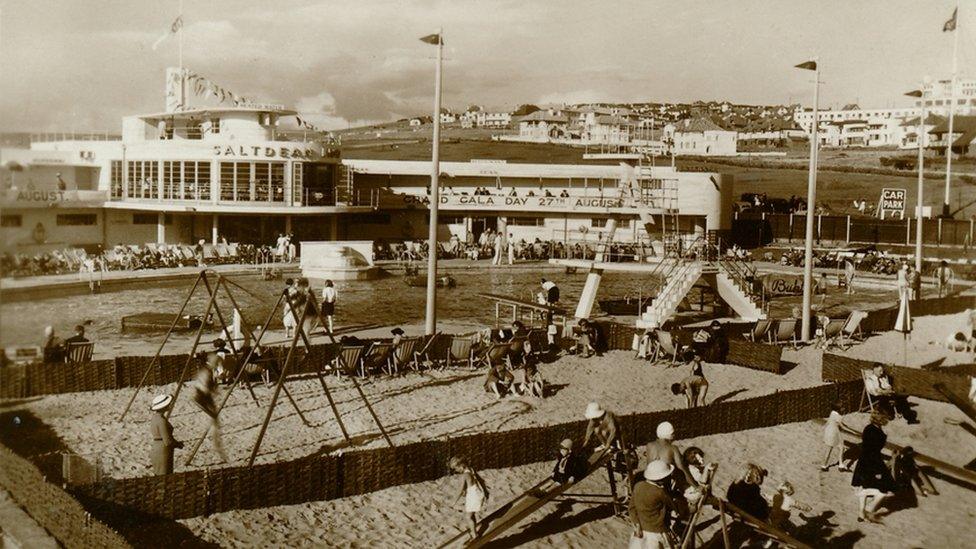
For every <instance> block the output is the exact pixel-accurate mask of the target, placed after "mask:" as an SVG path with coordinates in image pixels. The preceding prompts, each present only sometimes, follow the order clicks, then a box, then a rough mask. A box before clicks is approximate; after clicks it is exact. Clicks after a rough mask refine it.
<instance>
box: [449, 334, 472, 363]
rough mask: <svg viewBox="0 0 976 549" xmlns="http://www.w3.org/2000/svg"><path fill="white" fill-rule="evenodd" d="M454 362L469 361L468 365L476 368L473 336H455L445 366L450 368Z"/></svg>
mask: <svg viewBox="0 0 976 549" xmlns="http://www.w3.org/2000/svg"><path fill="white" fill-rule="evenodd" d="M454 362H462V363H464V362H467V363H468V367H469V368H471V369H472V370H473V369H474V339H472V338H471V336H453V337H452V338H451V346H450V347H448V349H447V361H446V362H445V367H447V368H450V367H451V366H453V364H454Z"/></svg>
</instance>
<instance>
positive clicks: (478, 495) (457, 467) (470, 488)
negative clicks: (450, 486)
mask: <svg viewBox="0 0 976 549" xmlns="http://www.w3.org/2000/svg"><path fill="white" fill-rule="evenodd" d="M447 465H448V468H450V470H451V471H452V472H454V473H458V474H461V475H463V476H462V484H461V493H460V494H458V497H457V498H456V499H455V500H454V504H453V505H457V502H458V501H460V500H461V498H462V497H463V498H464V512H465V513H467V514H468V521H469V522H468V526H469V528H470V531H471V539H475V538H476V537H478V513H479V512H481V509H482V508H483V507H484V506H485V503H486V502H487V501H488V497H489V495H488V487H487V486H485V481H484V480H482V479H481V476H479V475H478V473H477V472H476V471H475V470H474V469H472V468H471V467H470V466H469V465H468V464H466V463H465V462H464V461H463V460H462V459H461V458H459V457H452V458H451V460H450V461H449V462H448V464H447Z"/></svg>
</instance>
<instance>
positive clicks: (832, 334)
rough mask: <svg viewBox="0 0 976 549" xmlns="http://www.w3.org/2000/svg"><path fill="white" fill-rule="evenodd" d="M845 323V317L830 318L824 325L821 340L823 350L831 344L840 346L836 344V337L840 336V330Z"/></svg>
mask: <svg viewBox="0 0 976 549" xmlns="http://www.w3.org/2000/svg"><path fill="white" fill-rule="evenodd" d="M845 325H847V319H846V318H832V319H830V322H828V323H827V325H826V326H824V335H823V341H824V349H825V350H826V349H829V348H830V347H831V346H836V347H840V345H838V344H837V339H838V338H840V336H841V331H842V330H843V329H844V326H845Z"/></svg>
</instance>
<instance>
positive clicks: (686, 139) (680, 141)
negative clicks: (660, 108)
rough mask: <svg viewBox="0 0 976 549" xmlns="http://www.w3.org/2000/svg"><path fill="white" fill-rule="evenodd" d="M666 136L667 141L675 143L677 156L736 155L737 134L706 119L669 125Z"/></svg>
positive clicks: (700, 118)
mask: <svg viewBox="0 0 976 549" xmlns="http://www.w3.org/2000/svg"><path fill="white" fill-rule="evenodd" d="M665 135H666V136H667V137H666V138H665V140H667V139H668V138H670V139H671V140H672V141H673V147H674V149H673V150H674V154H675V156H683V155H697V156H731V155H734V154H735V153H736V132H734V131H731V130H726V129H725V128H722V127H721V126H719V125H718V124H716V123H715V122H712V121H711V120H710V119H708V118H705V117H699V118H696V119H694V120H683V121H681V122H678V123H677V124H675V125H672V124H669V125H668V126H667V127H666V128H665Z"/></svg>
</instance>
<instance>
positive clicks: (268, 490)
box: [77, 381, 861, 519]
mask: <svg viewBox="0 0 976 549" xmlns="http://www.w3.org/2000/svg"><path fill="white" fill-rule="evenodd" d="M860 390H861V384H860V382H857V381H854V382H847V383H839V384H833V385H823V386H819V387H812V388H807V389H798V390H793V391H784V392H779V393H774V394H771V395H766V396H762V397H757V398H752V399H746V400H738V401H731V402H723V403H719V404H712V405H709V406H706V407H702V408H693V409H681V410H661V411H655V412H649V413H643V414H634V415H630V416H623V417H621V418H620V419H621V424H622V429H623V432H624V436H625V437H627V439H628V440H629V441H631V442H633V443H635V444H644V443H646V442H648V441H650V440H651V439H652V438H653V434H654V432H655V428H656V426H657V424H658V423H659V422H661V421H664V420H667V421H670V422H671V423H672V424H673V425H674V426H675V429H676V430H677V435H678V436H679V437H681V438H691V437H698V436H705V435H714V434H720V433H729V432H735V431H742V430H746V429H757V428H762V427H770V426H774V425H780V424H784V423H795V422H801V421H807V420H810V419H814V418H820V417H825V416H827V415H828V414H829V412H830V405H831V403H832V402H834V401H838V400H839V401H840V402H842V403H843V404H844V405H845V406H848V407H851V408H853V407H856V406H857V404H858V400H859V398H860V394H861V393H860ZM585 429H586V423H585V422H584V421H575V422H569V423H562V424H559V425H552V426H546V427H532V428H526V429H517V430H512V431H503V432H495V433H479V434H474V435H467V436H462V437H457V438H445V439H440V440H430V441H423V442H416V443H412V444H406V445H403V446H396V447H392V448H389V447H383V448H375V449H369V450H363V451H356V452H347V453H345V454H343V455H340V456H332V455H325V456H309V457H305V458H301V459H297V460H292V461H287V462H281V463H270V464H265V465H256V466H254V467H251V468H247V467H230V468H223V469H212V470H205V471H189V472H185V473H176V474H172V475H166V476H159V477H142V478H130V479H121V480H114V479H111V480H107V481H101V482H99V483H96V484H92V485H88V486H85V487H81V488H78V489H77V495H78V496H79V498H80V499H82V500H83V501H85V502H86V505H88V506H89V507H90V508H91V509H93V510H96V511H97V510H103V511H107V510H109V509H111V508H113V507H115V506H119V505H120V506H123V507H126V508H130V509H134V510H136V511H139V512H141V513H146V514H148V515H153V516H158V517H163V518H169V519H182V518H189V517H194V516H200V515H209V514H212V513H219V512H224V511H229V510H233V509H254V508H261V507H269V506H274V505H291V504H298V503H304V502H308V501H322V500H330V499H336V498H342V497H347V496H353V495H358V494H365V493H369V492H374V491H377V490H382V489H384V488H390V487H393V486H399V485H402V484H413V483H418V482H427V481H432V480H436V479H438V478H441V477H443V476H445V475H447V474H448V471H447V466H446V463H447V459H448V458H449V457H450V456H460V457H463V458H465V459H466V460H467V461H468V462H469V463H470V464H471V465H472V466H473V467H475V468H476V469H497V468H506V467H515V466H518V465H525V464H528V463H536V462H540V461H547V460H550V459H555V456H556V451H557V449H558V448H559V442H560V441H561V440H562V439H564V438H573V439H575V440H580V439H581V438H582V436H583V434H584V432H585Z"/></svg>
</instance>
